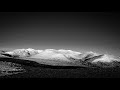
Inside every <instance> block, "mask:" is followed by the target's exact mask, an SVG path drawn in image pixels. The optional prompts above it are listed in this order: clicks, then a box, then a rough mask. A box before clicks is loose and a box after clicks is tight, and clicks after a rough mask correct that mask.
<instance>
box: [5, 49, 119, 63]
mask: <svg viewBox="0 0 120 90" xmlns="http://www.w3.org/2000/svg"><path fill="white" fill-rule="evenodd" d="M3 55H8V56H9V55H11V56H13V57H29V58H36V59H46V60H61V61H79V60H81V61H85V60H92V61H91V63H96V62H113V61H118V62H119V61H120V58H117V59H116V57H115V56H113V55H107V54H98V53H95V52H91V51H90V52H84V53H81V52H76V51H72V50H65V49H59V50H55V49H45V50H35V49H32V48H28V49H15V50H13V51H7V52H4V54H3Z"/></svg>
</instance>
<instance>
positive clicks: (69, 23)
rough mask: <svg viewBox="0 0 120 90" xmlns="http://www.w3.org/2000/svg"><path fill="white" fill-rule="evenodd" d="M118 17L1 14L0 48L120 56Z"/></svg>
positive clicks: (60, 14) (50, 13) (119, 25)
mask: <svg viewBox="0 0 120 90" xmlns="http://www.w3.org/2000/svg"><path fill="white" fill-rule="evenodd" d="M119 30H120V13H110V12H106V13H105V12H0V48H1V49H5V48H6V49H17V48H19V49H20V48H33V49H51V48H53V49H71V50H75V51H90V50H91V51H95V52H99V53H101V52H102V53H106V52H108V53H110V54H116V55H120V54H119V53H120V47H119V46H120V40H119V38H120V31H119Z"/></svg>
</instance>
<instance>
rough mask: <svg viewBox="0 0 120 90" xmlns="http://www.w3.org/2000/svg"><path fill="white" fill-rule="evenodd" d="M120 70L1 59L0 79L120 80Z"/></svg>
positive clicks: (116, 68) (117, 68)
mask: <svg viewBox="0 0 120 90" xmlns="http://www.w3.org/2000/svg"><path fill="white" fill-rule="evenodd" d="M119 77H120V68H119V67H112V68H100V67H96V68H92V67H80V66H51V65H45V64H39V63H36V62H33V61H29V60H20V59H12V58H0V78H119Z"/></svg>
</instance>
